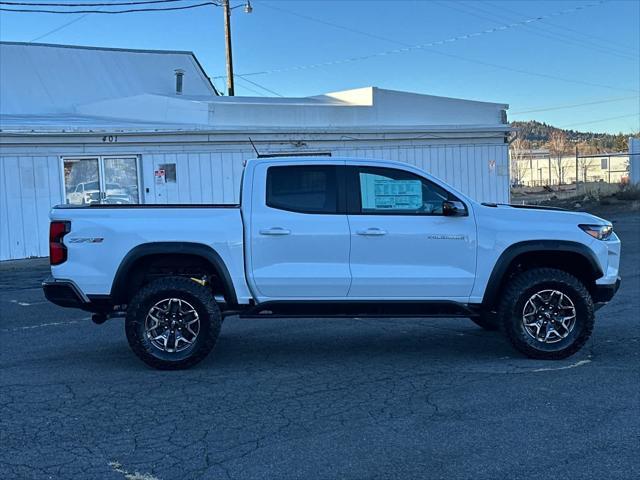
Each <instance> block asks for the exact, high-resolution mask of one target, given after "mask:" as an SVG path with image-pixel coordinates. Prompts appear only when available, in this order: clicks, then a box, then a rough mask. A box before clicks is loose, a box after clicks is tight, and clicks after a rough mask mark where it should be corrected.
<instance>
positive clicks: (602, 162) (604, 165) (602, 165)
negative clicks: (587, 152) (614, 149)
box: [600, 158, 609, 170]
mask: <svg viewBox="0 0 640 480" xmlns="http://www.w3.org/2000/svg"><path fill="white" fill-rule="evenodd" d="M600 168H601V169H602V170H606V169H608V168H609V159H608V158H601V159H600Z"/></svg>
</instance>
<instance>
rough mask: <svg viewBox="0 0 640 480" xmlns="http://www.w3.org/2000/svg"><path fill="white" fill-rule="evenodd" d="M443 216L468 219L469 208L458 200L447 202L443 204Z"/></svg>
mask: <svg viewBox="0 0 640 480" xmlns="http://www.w3.org/2000/svg"><path fill="white" fill-rule="evenodd" d="M442 214H443V215H444V216H445V217H466V216H467V208H466V207H465V206H464V203H462V202H459V201H457V200H445V201H444V202H442Z"/></svg>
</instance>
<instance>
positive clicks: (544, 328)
mask: <svg viewBox="0 0 640 480" xmlns="http://www.w3.org/2000/svg"><path fill="white" fill-rule="evenodd" d="M594 321H595V315H594V309H593V301H592V299H591V295H590V294H589V292H588V291H587V289H586V288H585V286H584V285H583V284H582V282H580V280H578V279H577V278H576V277H574V276H573V275H571V274H569V273H567V272H565V271H562V270H556V269H553V268H536V269H532V270H527V271H525V272H522V273H520V274H518V275H517V276H516V277H514V278H513V279H512V280H511V281H510V282H509V285H508V286H507V287H506V289H505V291H504V294H503V297H502V299H501V301H500V304H499V308H498V322H499V324H500V325H501V327H502V329H503V330H504V332H505V333H506V335H507V338H508V339H509V340H510V342H511V344H512V345H513V346H514V347H515V348H516V349H517V350H519V351H520V352H522V353H524V354H525V355H527V356H528V357H531V358H538V359H548V360H557V359H562V358H567V357H569V356H571V355H573V354H574V353H576V352H577V351H578V350H580V349H581V348H582V346H583V345H584V344H585V343H586V341H587V340H588V339H589V336H590V335H591V332H592V330H593V325H594Z"/></svg>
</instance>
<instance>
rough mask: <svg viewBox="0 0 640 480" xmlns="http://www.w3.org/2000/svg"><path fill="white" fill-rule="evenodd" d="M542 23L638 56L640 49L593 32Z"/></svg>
mask: <svg viewBox="0 0 640 480" xmlns="http://www.w3.org/2000/svg"><path fill="white" fill-rule="evenodd" d="M485 3H486V4H487V5H492V6H495V7H496V8H499V9H500V10H504V11H508V12H512V13H513V14H515V15H518V16H520V15H522V13H521V12H518V11H516V10H514V9H512V8H508V7H505V6H504V5H499V6H498V5H495V4H492V3H491V2H485ZM476 8H477V7H476ZM542 23H543V24H544V25H547V26H549V27H552V28H556V29H559V30H562V31H563V32H573V33H575V34H576V35H579V36H582V37H585V39H586V40H589V41H593V40H598V41H599V42H603V43H609V44H610V45H614V46H615V47H616V48H618V49H620V48H622V49H623V50H628V51H631V52H633V54H634V55H637V53H638V49H634V48H632V47H630V46H628V45H624V44H622V43H620V42H614V41H612V40H611V39H608V38H605V37H600V36H596V35H594V34H593V33H592V32H591V31H589V33H588V34H585V33H584V32H583V31H580V30H576V29H575V28H571V27H567V26H565V25H556V24H554V23H551V22H549V21H548V20H543V21H542ZM586 40H585V41H586Z"/></svg>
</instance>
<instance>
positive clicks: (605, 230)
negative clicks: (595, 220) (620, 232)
mask: <svg viewBox="0 0 640 480" xmlns="http://www.w3.org/2000/svg"><path fill="white" fill-rule="evenodd" d="M578 226H579V227H580V228H581V229H582V230H583V231H584V232H585V233H588V234H589V235H591V236H592V237H593V238H597V239H598V240H608V239H609V237H610V236H611V234H612V233H613V227H612V226H611V225H578Z"/></svg>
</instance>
